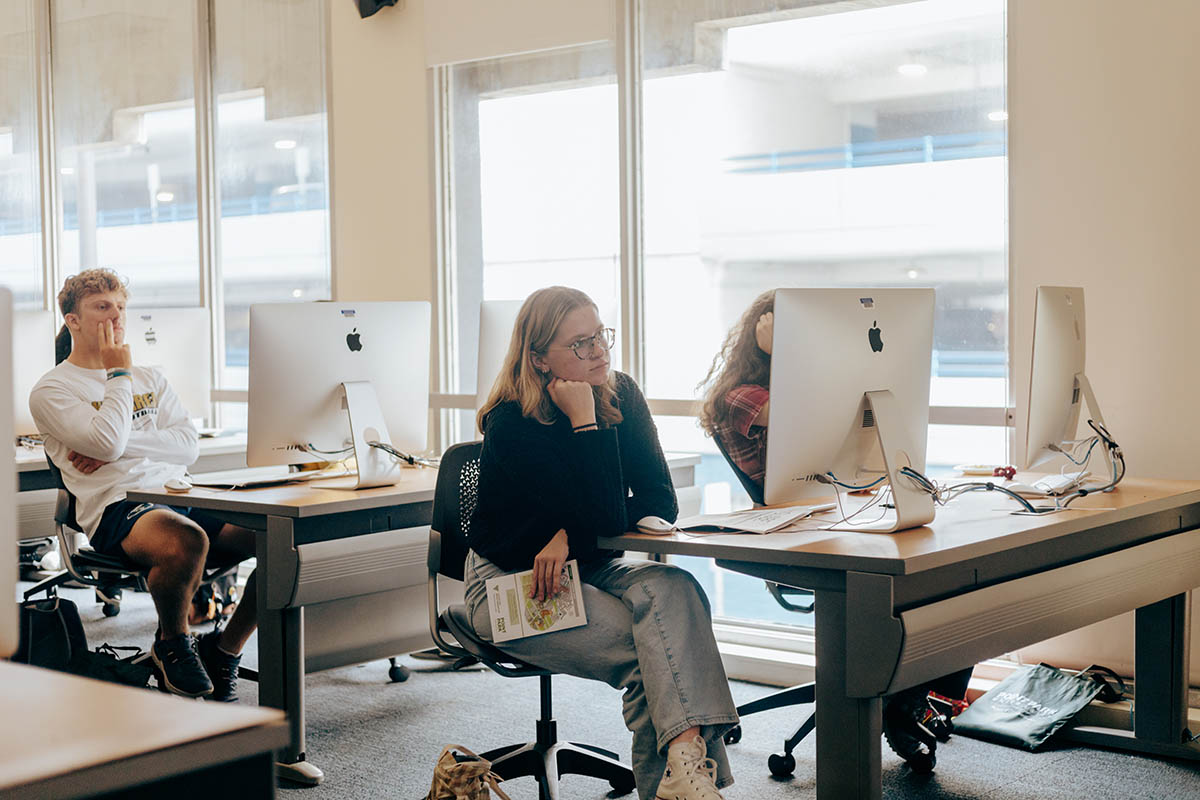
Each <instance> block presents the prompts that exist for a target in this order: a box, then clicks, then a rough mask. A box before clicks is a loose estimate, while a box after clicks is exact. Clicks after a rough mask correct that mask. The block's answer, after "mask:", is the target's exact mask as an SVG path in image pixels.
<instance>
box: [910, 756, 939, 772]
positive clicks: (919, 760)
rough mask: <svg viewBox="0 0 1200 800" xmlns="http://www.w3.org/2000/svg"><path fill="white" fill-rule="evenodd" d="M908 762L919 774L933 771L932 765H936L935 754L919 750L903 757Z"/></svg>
mask: <svg viewBox="0 0 1200 800" xmlns="http://www.w3.org/2000/svg"><path fill="white" fill-rule="evenodd" d="M904 760H905V762H907V763H908V766H909V768H910V769H912V771H913V772H916V773H919V774H921V775H927V774H929V773H930V772H933V768H934V766H936V765H937V756H936V755H934V754H933V753H926V752H920V753H916V754H914V755H911V756H909V757H908V758H906V759H904Z"/></svg>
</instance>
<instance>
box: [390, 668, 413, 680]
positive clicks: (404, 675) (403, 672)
mask: <svg viewBox="0 0 1200 800" xmlns="http://www.w3.org/2000/svg"><path fill="white" fill-rule="evenodd" d="M411 674H412V673H411V672H410V671H409V669H408V667H406V666H404V665H403V664H392V665H391V666H390V667H388V680H390V681H391V682H392V683H404V682H405V681H406V680H408V676H409V675H411Z"/></svg>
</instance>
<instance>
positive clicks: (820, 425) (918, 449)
mask: <svg viewBox="0 0 1200 800" xmlns="http://www.w3.org/2000/svg"><path fill="white" fill-rule="evenodd" d="M933 306H934V291H933V289H878V288H860V289H779V290H777V291H776V292H775V335H774V344H773V347H772V354H771V422H770V426H769V427H768V429H767V464H766V479H765V482H764V487H763V488H764V494H765V499H766V502H767V504H768V505H778V504H784V503H794V502H798V501H803V500H807V499H811V498H815V497H821V496H826V497H827V496H829V495H830V494H831V493H832V492H833V491H835V490H836V487H837V486H838V485H840V486H842V487H843V488H847V487H854V488H865V487H868V486H876V485H877V486H882V485H883V483H884V482H887V483H890V486H891V492H892V502H891V505H893V506H894V507H895V508H894V510H886V511H885V513H884V514H883V515H881V516H880V517H879V518H878V519H874V520H871V521H869V522H864V521H861V520H858V519H853V520H849V521H846V522H844V523H843V524H838V525H836V526H835V527H836V528H837V529H839V530H867V531H878V532H891V531H897V530H903V529H905V528H912V527H916V526H919V525H924V524H925V523H927V522H930V521H932V520H933V516H934V510H933V499H932V497H931V496H930V495H929V493H928V492H927V491H925V490H924V489H921V488H919V487H918V486H917V485H916V484H915V483H914V482H913V481H912V480H910V479H909V478H907V477H905V476H903V475H901V474H900V471H901V470H902V469H903V468H905V467H908V468H911V469H913V470H916V471H917V472H921V473H923V472H924V470H925V444H926V436H927V430H928V426H929V371H930V362H931V359H932V350H933ZM831 480H832V481H835V482H836V483H834V484H833V486H832V488H831V484H830V481H831Z"/></svg>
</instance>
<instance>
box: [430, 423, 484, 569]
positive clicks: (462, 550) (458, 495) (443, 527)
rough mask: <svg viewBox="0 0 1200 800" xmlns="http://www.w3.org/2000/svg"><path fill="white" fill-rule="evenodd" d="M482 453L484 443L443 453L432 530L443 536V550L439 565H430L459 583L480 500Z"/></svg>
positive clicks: (459, 446) (434, 497) (453, 448)
mask: <svg viewBox="0 0 1200 800" xmlns="http://www.w3.org/2000/svg"><path fill="white" fill-rule="evenodd" d="M482 450H483V442H463V443H462V444H456V445H453V446H452V447H451V448H450V449H449V450H447V451H446V452H445V453H443V454H442V458H441V462H440V463H439V465H438V477H437V485H436V486H435V488H434V491H433V521H432V524H431V527H432V528H433V530H435V531H437V532H438V533H439V534H441V549H440V553H439V555H438V559H437V564H431V565H430V566H432V567H433V568H434V569H436V571H437V573H438V574H439V575H445V576H446V577H447V578H453V579H454V580H456V581H461V580H462V579H463V562H465V561H466V560H467V549H468V548H467V534H468V532H470V530H471V517H472V516H473V515H474V514H475V506H476V505H477V503H478V500H479V454H480V452H481V451H482Z"/></svg>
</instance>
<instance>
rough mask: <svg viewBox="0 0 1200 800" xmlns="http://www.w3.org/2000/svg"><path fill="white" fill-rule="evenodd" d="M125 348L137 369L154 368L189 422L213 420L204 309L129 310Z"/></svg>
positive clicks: (207, 337)
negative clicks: (161, 376)
mask: <svg viewBox="0 0 1200 800" xmlns="http://www.w3.org/2000/svg"><path fill="white" fill-rule="evenodd" d="M125 344H127V345H129V351H130V353H131V354H132V355H133V363H134V364H137V365H138V366H139V367H157V368H158V369H159V370H161V371H162V373H163V375H164V376H165V377H166V379H167V383H169V384H171V388H172V389H174V390H175V394H177V395H179V401H180V402H181V403H183V407H184V408H186V409H187V412H188V416H190V417H192V418H196V417H203V418H204V419H205V420H211V419H212V399H211V392H210V389H211V387H212V362H211V361H210V353H211V352H212V344H211V342H210V341H209V312H208V309H206V308H131V309H129V310H128V311H127V312H126V314H125Z"/></svg>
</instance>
